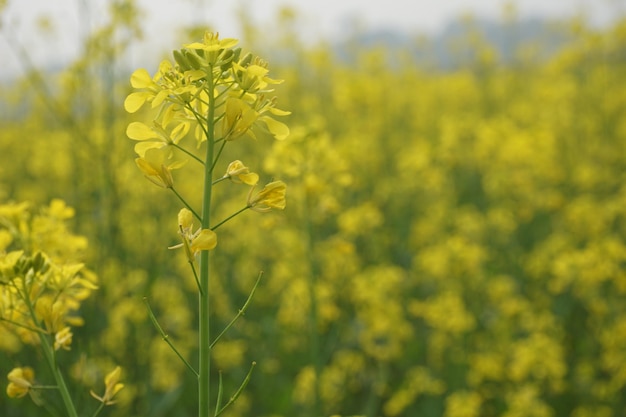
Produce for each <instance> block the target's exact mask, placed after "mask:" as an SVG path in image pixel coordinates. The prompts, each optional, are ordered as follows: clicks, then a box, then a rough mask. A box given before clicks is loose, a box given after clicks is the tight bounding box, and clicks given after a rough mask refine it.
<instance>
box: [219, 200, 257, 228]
mask: <svg viewBox="0 0 626 417" xmlns="http://www.w3.org/2000/svg"><path fill="white" fill-rule="evenodd" d="M249 208H250V206H245V207H244V208H242V209H239V210H238V211H236V212H234V213H233V214H231V215H230V216H228V217H226V218H225V219H224V220H222V221H221V222H219V223H218V224H216V225H215V226H213V227H212V228H211V230H215V229H217V228H218V227H220V226H221V225H223V224H224V223H226V222H227V221H229V220H230V219H232V218H233V217H235V216H237V215H239V214H241V213H243V212H244V211H246V210H248V209H249Z"/></svg>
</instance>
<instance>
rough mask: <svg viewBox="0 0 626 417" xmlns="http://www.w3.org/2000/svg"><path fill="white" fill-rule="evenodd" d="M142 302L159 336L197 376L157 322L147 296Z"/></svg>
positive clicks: (196, 374) (195, 373)
mask: <svg viewBox="0 0 626 417" xmlns="http://www.w3.org/2000/svg"><path fill="white" fill-rule="evenodd" d="M143 302H144V304H145V305H146V308H147V309H148V316H150V320H151V321H152V324H154V327H155V328H156V329H157V330H158V332H159V334H160V335H161V338H162V339H163V340H164V341H165V343H167V344H168V345H169V347H170V348H172V350H173V351H174V353H176V355H177V356H178V358H179V359H180V360H181V361H183V363H184V364H185V366H187V368H189V370H190V371H191V372H192V373H193V374H194V375H195V376H196V377H197V376H198V372H196V370H195V369H193V366H191V365H190V364H189V362H187V360H186V359H185V358H184V357H183V355H181V354H180V352H179V351H178V349H176V346H174V344H173V343H172V342H171V341H170V336H169V335H168V334H166V333H165V331H164V330H163V328H162V327H161V325H160V324H159V321H158V320H157V318H156V316H155V315H154V312H153V311H152V308H151V307H150V303H148V298H147V297H144V298H143Z"/></svg>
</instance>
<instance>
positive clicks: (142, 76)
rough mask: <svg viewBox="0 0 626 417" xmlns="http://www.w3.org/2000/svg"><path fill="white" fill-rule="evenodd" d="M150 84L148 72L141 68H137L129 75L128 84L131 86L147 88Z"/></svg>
mask: <svg viewBox="0 0 626 417" xmlns="http://www.w3.org/2000/svg"><path fill="white" fill-rule="evenodd" d="M152 84H153V82H152V77H150V73H148V71H147V70H145V69H143V68H139V69H138V70H137V71H135V72H133V75H131V76H130V85H132V86H133V88H148V87H150V86H152Z"/></svg>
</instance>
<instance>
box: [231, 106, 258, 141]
mask: <svg viewBox="0 0 626 417" xmlns="http://www.w3.org/2000/svg"><path fill="white" fill-rule="evenodd" d="M258 118H259V114H258V113H257V112H256V111H255V110H254V109H253V108H252V107H250V106H249V105H248V104H247V103H246V102H245V101H243V100H241V99H239V98H233V97H230V98H228V99H227V100H226V110H225V111H224V118H223V119H222V134H223V135H224V140H235V139H237V138H239V137H241V136H243V135H245V134H246V133H247V134H248V135H250V136H252V137H254V134H253V133H252V132H250V128H251V127H252V125H253V124H254V122H256V120H257V119H258Z"/></svg>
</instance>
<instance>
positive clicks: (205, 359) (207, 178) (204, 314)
mask: <svg viewBox="0 0 626 417" xmlns="http://www.w3.org/2000/svg"><path fill="white" fill-rule="evenodd" d="M207 78H208V85H207V91H208V93H209V94H208V96H209V106H208V107H209V109H208V111H207V120H206V122H207V131H206V135H207V138H206V139H207V140H206V144H207V145H206V158H205V160H204V166H205V170H204V194H203V196H204V197H203V200H202V228H203V229H209V228H210V226H211V221H210V219H211V217H210V216H211V193H212V187H213V165H214V161H213V158H214V153H215V151H214V148H215V137H214V136H215V133H214V132H215V130H214V126H213V124H214V118H215V96H214V94H215V93H214V88H213V68H212V67H210V74H209V76H208V77H207ZM200 288H201V291H199V292H198V293H199V304H200V305H199V308H198V313H199V322H200V324H199V327H200V328H199V334H200V340H199V349H200V366H199V369H198V372H199V376H198V397H199V398H198V407H199V412H198V416H199V417H209V413H210V407H209V402H210V394H211V374H210V372H211V340H210V323H209V311H210V310H209V306H210V302H209V251H206V250H205V251H202V252H200Z"/></svg>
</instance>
